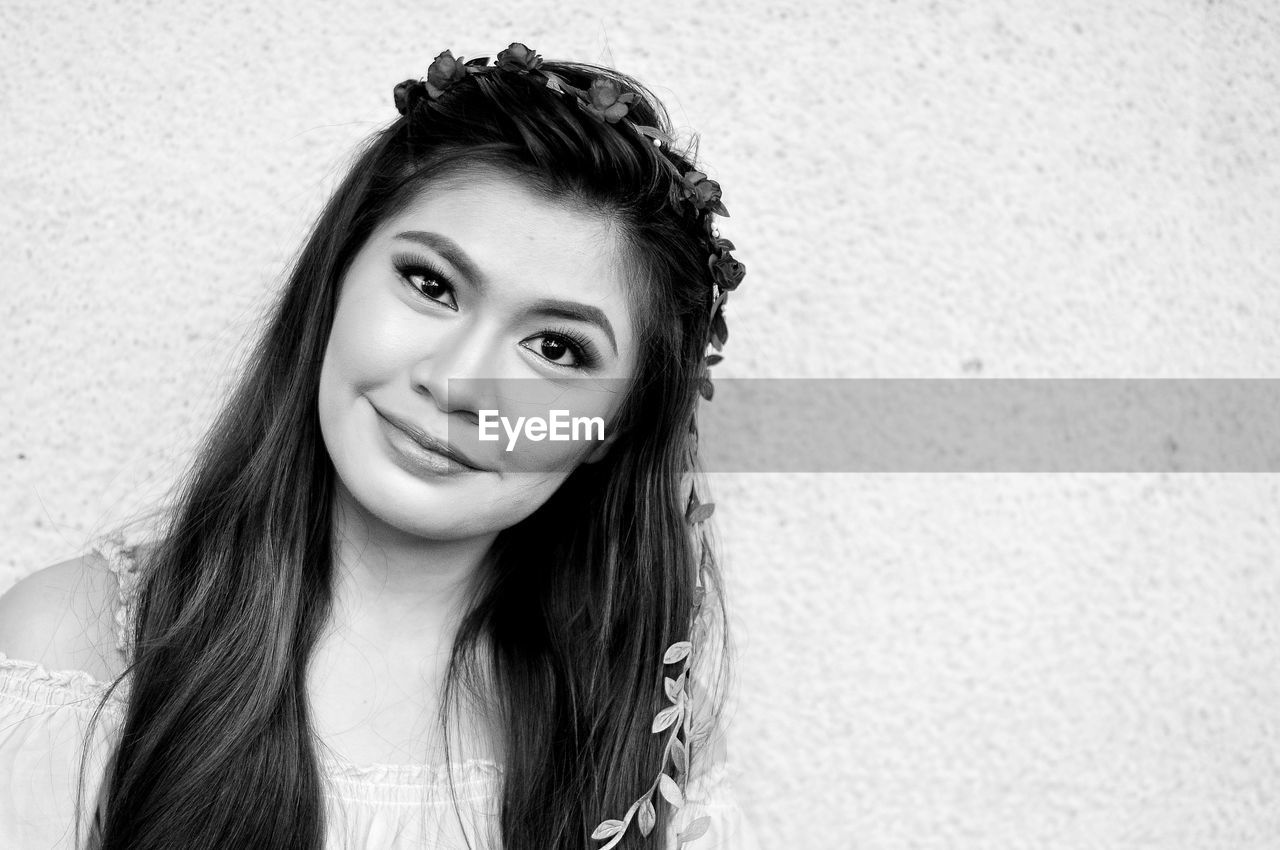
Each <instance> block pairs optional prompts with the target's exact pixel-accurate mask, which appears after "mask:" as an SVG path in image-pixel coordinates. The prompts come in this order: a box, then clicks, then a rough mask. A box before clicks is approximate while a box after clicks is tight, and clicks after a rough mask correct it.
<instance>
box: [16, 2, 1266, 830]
mask: <svg viewBox="0 0 1280 850" xmlns="http://www.w3.org/2000/svg"><path fill="white" fill-rule="evenodd" d="M511 40H521V41H525V42H527V43H529V44H530V45H532V46H534V47H536V48H538V49H539V50H540V52H542V53H543V54H544V55H546V56H548V57H575V58H585V59H589V60H598V61H604V62H607V63H615V64H617V65H618V66H619V67H621V68H622V69H624V70H626V71H628V72H631V73H633V74H635V75H636V76H638V77H640V78H641V79H642V80H645V81H646V82H648V83H650V84H651V85H653V86H654V87H655V88H656V89H657V91H658V92H659V94H661V95H665V96H667V97H668V98H669V105H670V106H671V108H672V111H673V114H674V118H675V120H676V122H677V124H678V125H679V126H681V127H682V128H687V129H695V130H697V131H700V132H701V133H702V134H703V136H704V140H703V144H702V153H703V156H704V158H705V161H706V163H707V170H709V171H710V173H711V175H712V176H713V177H716V178H718V179H720V180H721V182H722V183H723V185H724V189H725V200H726V203H727V204H728V206H729V208H730V210H731V211H732V213H733V218H732V219H731V220H730V221H728V222H726V223H725V225H724V227H723V232H724V233H725V235H727V236H729V237H730V238H732V239H733V240H735V241H736V242H737V243H738V245H739V248H740V250H739V251H738V252H737V253H738V254H739V256H740V257H741V258H742V259H743V260H744V261H745V262H746V263H747V264H748V265H749V267H750V272H749V274H748V277H747V281H746V283H745V284H744V287H743V290H742V291H741V293H740V297H738V298H736V299H735V301H734V304H733V305H732V306H733V311H732V319H731V324H732V327H733V339H732V340H731V341H730V343H729V346H728V351H727V354H728V355H729V357H728V360H727V361H726V362H725V363H724V364H723V365H722V366H721V367H718V368H719V370H720V372H719V374H720V375H721V376H724V377H733V376H737V377H746V376H752V377H755V376H760V377H787V376H792V377H794V376H807V377H909V376H921V377H959V376H964V375H968V376H978V377H1228V376H1230V377H1276V372H1277V369H1276V366H1275V364H1276V362H1277V354H1280V302H1278V301H1277V297H1276V294H1275V286H1276V284H1277V283H1278V282H1280V253H1278V252H1277V249H1276V245H1277V242H1280V240H1278V239H1277V237H1280V15H1278V14H1277V10H1276V7H1275V5H1274V4H1273V3H1270V2H1267V0H1251V1H1250V2H1244V0H1238V1H1237V2H1190V0H1183V1H1182V2H1177V1H1176V0H1168V1H1167V2H1158V0H1135V2H1129V3H1112V4H1097V3H1085V2H1074V3H1073V2H1064V1H1063V0H1060V1H1059V2H1049V3H1044V2H1042V3H1036V4H1032V3H1030V2H1027V3H1017V2H1013V0H999V1H998V2H997V0H989V1H988V2H974V3H959V2H957V3H939V2H933V3H926V2H901V3H891V2H875V3H858V4H851V3H838V2H836V0H821V2H810V3H807V4H804V5H803V6H799V5H797V6H795V7H788V6H786V5H780V4H776V3H768V2H751V0H739V2H736V3H733V4H714V3H699V4H693V3H687V2H680V3H672V2H660V3H656V4H653V3H651V4H644V5H641V4H634V5H621V4H616V3H609V2H601V3H595V4H583V5H576V4H574V3H571V2H560V3H556V4H550V3H545V2H538V1H537V0H534V1H533V2H530V1H529V0H526V2H510V3H507V4H504V5H503V6H501V7H491V8H483V7H481V6H479V5H475V4H431V8H428V6H427V5H426V4H410V3H397V2H391V0H382V2H368V1H367V0H362V2H360V3H353V2H348V3H328V4H324V5H323V7H322V6H321V5H320V4H315V5H314V6H311V5H309V4H305V3H300V2H287V1H286V2H277V3H274V4H270V5H268V4H244V5H239V4H234V3H219V4H209V5H208V6H205V7H195V6H191V5H189V4H182V3H163V4H162V3H159V2H150V3H135V4H131V7H130V8H127V9H125V8H118V7H116V6H114V5H110V4H106V3H101V4H91V3H75V4H69V3H39V2H35V0H22V1H21V2H18V0H8V2H6V3H5V4H3V6H0V57H3V58H0V74H2V75H3V77H2V78H0V109H2V110H3V114H4V115H5V121H6V129H5V132H4V134H3V138H2V139H0V145H3V147H2V148H0V194H2V197H3V199H4V203H3V204H0V309H2V311H3V316H4V333H3V334H2V335H0V358H2V360H0V362H3V369H2V370H0V405H2V407H0V411H2V414H3V422H2V424H3V427H2V429H0V480H2V481H3V487H2V488H0V518H2V519H0V522H3V533H2V534H0V539H3V540H4V541H5V544H6V545H5V548H4V549H3V552H2V553H0V589H2V588H4V587H7V586H8V585H9V584H10V583H11V582H13V581H15V580H16V579H17V578H19V577H20V576H21V575H24V574H25V573H27V572H29V571H30V570H32V569H35V568H37V567H39V566H41V565H43V564H46V563H49V562H51V561H53V560H56V559H60V558H62V557H65V556H68V555H70V554H72V553H74V552H76V551H78V550H79V549H80V547H81V546H82V545H83V543H84V540H85V538H86V535H88V534H90V533H92V532H94V531H95V530H97V529H100V528H101V527H103V526H105V525H107V524H109V523H110V522H112V521H114V520H115V519H116V518H119V517H122V516H124V515H126V514H128V513H129V512H130V511H133V510H136V509H138V508H140V507H142V506H143V505H145V504H146V502H147V499H148V498H151V497H152V496H153V495H154V494H156V493H158V492H161V491H162V490H163V488H164V487H165V486H166V485H167V484H168V482H169V481H170V480H172V477H173V475H174V474H175V473H176V472H177V470H178V469H179V468H180V466H181V463H182V461H183V460H184V459H185V457H186V452H187V451H188V450H189V448H190V446H191V445H192V442H193V441H194V440H195V439H196V438H197V436H198V435H199V434H200V432H201V430H202V427H203V426H204V424H205V422H206V421H207V417H208V416H209V415H210V411H211V409H212V406H213V405H214V403H215V402H216V400H217V399H218V397H219V393H220V392H221V391H222V390H223V389H224V387H225V384H226V376H227V374H228V370H229V368H230V367H231V366H233V365H234V363H235V360H236V357H237V354H238V352H240V351H241V350H242V348H241V346H242V343H243V341H244V340H245V339H246V337H247V335H249V334H251V333H252V331H253V329H254V322H255V319H256V317H257V316H258V315H259V313H260V311H261V309H262V306H263V304H264V303H265V302H266V300H267V298H268V297H269V293H270V292H271V291H272V288H273V287H274V286H275V284H276V282H277V281H278V278H279V275H280V273H281V271H282V270H283V268H284V267H285V265H286V263H287V261H288V259H289V256H290V254H291V252H292V251H293V250H294V248H295V247H296V245H297V243H298V240H299V239H300V238H301V235H302V233H303V231H304V228H305V226H306V223H307V222H308V220H309V219H310V217H311V216H313V215H314V214H315V212H316V210H317V209H318V206H319V204H320V203H321V201H322V199H323V198H324V197H325V193H326V192H327V190H328V189H329V188H330V187H331V185H332V183H333V179H334V175H335V174H336V173H337V171H338V170H339V169H340V167H341V164H342V163H343V162H344V161H345V157H346V156H347V153H348V151H349V150H350V149H351V147H352V146H353V145H354V144H355V143H356V142H357V141H358V140H360V139H361V138H363V137H364V136H365V135H366V134H367V133H368V132H369V131H371V130H372V129H373V128H374V127H376V126H378V125H379V124H381V123H382V122H385V121H387V120H389V119H390V118H391V117H393V114H394V113H393V110H392V107H391V101H390V94H391V87H392V85H394V83H395V82H398V81H399V80H401V79H404V78H406V77H409V76H417V75H419V74H421V73H423V72H424V71H425V68H426V65H427V63H428V62H429V60H430V58H431V57H432V56H434V55H435V53H437V52H438V51H440V50H442V49H444V48H446V47H450V48H453V49H454V51H455V53H462V54H465V55H467V56H471V55H476V54H481V53H488V54H490V55H491V54H492V53H493V52H495V51H496V50H497V49H499V48H501V47H503V46H505V44H506V43H507V42H508V41H511ZM714 486H715V491H716V493H715V495H716V496H717V499H718V502H719V506H720V507H719V511H718V513H717V517H718V518H719V520H720V530H721V535H722V537H723V539H724V543H725V548H726V551H727V557H728V566H729V570H730V575H731V581H732V582H733V587H734V589H735V590H736V598H735V599H734V602H735V603H736V609H735V610H736V619H737V620H738V622H739V624H740V629H739V636H740V643H741V650H742V654H741V662H742V663H741V667H740V670H741V681H740V688H741V705H740V707H739V709H738V713H737V724H736V734H735V743H734V748H735V752H736V758H737V760H738V763H739V765H740V768H741V771H742V780H741V789H742V795H743V798H744V802H746V803H747V805H748V806H749V810H750V811H751V813H752V816H753V818H754V820H755V821H756V823H757V824H758V827H759V830H760V833H761V835H762V837H763V843H764V846H765V847H784V846H785V847H806V848H807V847H817V846H823V847H841V848H844V847H858V848H906V847H983V848H985V847H1000V848H1005V847H1054V848H1094V847H1106V848H1139V847H1141V848H1169V850H1173V848H1188V847H1215V848H1219V847H1220V848H1264V847H1265V848H1274V847H1276V846H1280V806H1278V805H1277V798H1278V797H1280V740H1278V738H1277V730H1278V726H1280V723H1278V722H1277V708H1276V707H1277V706H1280V675H1278V674H1280V626H1278V625H1277V623H1278V622H1280V618H1278V617H1277V616H1276V612H1277V606H1278V605H1280V568H1277V565H1276V559H1277V555H1278V554H1280V518H1278V517H1277V508H1280V487H1278V485H1277V480H1276V477H1275V476H1274V475H1226V474H1171V473H1150V474H1125V475H1103V474H1054V475H1043V474H1041V475H1035V474H1025V475H963V474H947V475H942V474H934V475H928V474H926V475H905V474H903V475H892V474H883V475H842V476H836V475H821V474H814V475H799V474H796V475H771V476H766V475H758V476H748V475H739V476H732V477H730V476H725V477H723V478H718V479H717V480H716V481H715V482H714Z"/></svg>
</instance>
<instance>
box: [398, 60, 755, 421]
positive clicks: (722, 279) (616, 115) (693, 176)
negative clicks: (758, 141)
mask: <svg viewBox="0 0 1280 850" xmlns="http://www.w3.org/2000/svg"><path fill="white" fill-rule="evenodd" d="M495 70H501V71H508V72H513V73H518V74H521V75H523V76H527V77H529V78H531V79H534V80H539V81H541V82H543V83H544V84H545V85H546V86H547V88H549V89H551V90H553V91H557V92H560V93H561V94H563V95H566V96H568V97H572V98H573V99H574V101H575V102H576V103H577V104H578V106H579V107H580V108H581V109H582V111H583V112H585V113H586V114H587V115H590V116H591V117H592V118H594V119H595V120H597V121H599V122H601V123H602V124H612V125H619V124H621V125H624V126H627V127H630V128H631V129H632V130H634V131H635V132H636V133H639V134H640V135H642V136H644V137H646V138H649V139H652V140H653V144H654V145H655V146H656V147H657V148H658V149H659V150H661V151H663V152H664V153H670V152H673V151H674V150H675V147H676V145H675V141H674V140H673V139H672V138H671V136H669V135H667V134H666V133H664V132H662V131H661V130H659V129H658V128H657V127H650V126H648V125H645V124H636V123H634V122H632V121H630V120H628V119H627V113H628V112H629V111H630V108H631V104H633V103H635V102H636V101H637V100H638V99H639V95H637V94H636V93H635V92H624V91H622V87H621V86H620V85H619V84H618V82H617V81H616V80H612V79H609V78H608V77H600V76H597V77H595V78H594V79H592V81H591V85H590V87H589V88H587V89H586V90H583V89H580V88H578V87H576V86H573V85H571V84H570V83H569V82H568V81H567V80H565V79H564V77H562V76H560V75H559V74H557V73H555V72H554V71H550V70H548V69H546V68H543V67H542V57H541V56H539V55H538V54H537V53H536V52H534V51H533V50H532V49H530V48H529V47H526V46H525V45H523V44H521V43H520V42H518V41H517V42H512V43H511V44H510V45H509V46H508V47H507V49H506V50H502V51H499V52H498V55H497V57H496V60H495V64H494V65H490V64H489V57H488V56H481V57H479V58H477V59H469V60H464V59H463V58H462V57H461V56H459V57H456V58H455V57H454V55H453V51H451V50H446V51H444V52H443V53H441V54H440V55H438V56H436V58H435V60H434V61H432V63H431V65H430V67H428V68H427V75H426V77H424V78H422V79H420V80H405V81H404V82H402V83H400V84H399V85H397V86H396V87H395V93H394V96H395V104H396V109H397V110H398V111H399V112H400V114H401V115H406V116H407V115H408V114H409V113H410V112H412V111H413V110H414V109H415V108H416V107H417V106H418V105H419V104H421V103H423V102H430V101H433V100H438V99H440V98H441V97H442V96H443V95H444V93H445V92H446V91H448V90H449V88H450V87H451V86H453V85H454V84H455V83H458V82H461V81H462V80H465V79H466V78H467V77H469V76H471V75H473V74H485V73H492V72H493V71H495ZM657 159H658V162H660V163H661V164H662V166H663V167H664V168H666V169H667V171H668V172H670V174H671V176H672V178H673V179H672V182H671V190H670V194H669V199H670V201H671V204H672V206H675V207H677V208H681V209H683V210H684V212H685V214H686V215H689V216H691V217H693V218H695V219H696V218H698V217H701V224H702V227H703V229H704V231H705V233H706V240H707V245H708V256H707V266H708V268H710V270H711V294H710V299H709V300H710V303H711V307H710V311H711V328H710V339H709V342H710V344H711V346H712V347H714V348H715V350H716V351H720V350H721V349H722V348H723V347H724V343H725V341H726V340H728V338H729V327H728V325H727V324H725V320H724V307H725V304H726V302H728V300H729V293H730V292H732V291H733V290H735V289H737V288H738V286H739V285H740V284H741V283H742V279H743V277H745V276H746V273H747V267H746V265H745V264H744V263H743V262H742V261H741V260H739V259H737V258H736V257H734V256H733V253H732V252H733V251H734V250H736V248H735V247H734V244H733V243H732V242H730V241H729V240H728V239H724V238H722V237H721V236H720V232H719V230H717V229H716V227H715V226H714V224H713V222H712V214H715V215H718V216H723V217H724V218H728V217H729V211H728V210H727V209H725V206H724V202H723V201H722V200H721V192H720V184H719V183H717V182H716V181H715V180H711V179H708V177H707V175H706V174H704V173H703V172H701V171H697V170H694V169H690V170H688V171H685V172H683V173H682V172H681V171H680V169H679V167H678V166H677V165H676V163H675V162H674V161H672V159H671V158H670V157H669V156H666V155H661V156H658V158H657ZM721 359H722V358H721V357H720V355H718V354H709V355H707V356H706V357H705V358H704V361H703V369H702V373H701V375H700V376H699V385H698V390H699V392H700V393H701V394H702V397H703V398H705V399H707V400H708V401H710V399H711V396H712V394H713V393H714V387H713V386H712V384H711V374H710V371H709V367H711V366H714V365H715V364H716V363H719V362H720V360H721Z"/></svg>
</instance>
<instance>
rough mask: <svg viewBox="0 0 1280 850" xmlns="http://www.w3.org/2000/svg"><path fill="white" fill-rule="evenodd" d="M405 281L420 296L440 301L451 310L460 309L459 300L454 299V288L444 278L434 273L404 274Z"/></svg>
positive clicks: (415, 272) (414, 272)
mask: <svg viewBox="0 0 1280 850" xmlns="http://www.w3.org/2000/svg"><path fill="white" fill-rule="evenodd" d="M403 274H404V279H405V281H406V282H407V283H408V284H409V286H411V287H413V289H414V291H415V292H417V293H418V294H419V295H423V296H425V297H427V298H430V299H431V300H432V301H438V302H439V303H441V304H443V305H444V306H446V307H448V308H449V309H451V310H457V309H458V302H457V299H455V298H454V297H453V287H452V286H450V285H449V283H448V281H446V280H445V279H444V277H443V276H442V275H440V274H438V273H436V272H432V271H425V270H424V271H408V272H404V273H403Z"/></svg>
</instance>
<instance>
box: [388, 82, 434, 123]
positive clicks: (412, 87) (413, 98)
mask: <svg viewBox="0 0 1280 850" xmlns="http://www.w3.org/2000/svg"><path fill="white" fill-rule="evenodd" d="M426 94H427V87H426V86H425V85H423V84H422V81H421V80H405V81H404V82H403V83H400V84H399V85H398V86H396V90H395V102H396V111H397V112H399V113H400V114H401V115H408V114H409V110H411V109H413V107H414V106H415V105H416V104H417V103H418V101H419V100H421V99H422V98H423V97H425V96H426Z"/></svg>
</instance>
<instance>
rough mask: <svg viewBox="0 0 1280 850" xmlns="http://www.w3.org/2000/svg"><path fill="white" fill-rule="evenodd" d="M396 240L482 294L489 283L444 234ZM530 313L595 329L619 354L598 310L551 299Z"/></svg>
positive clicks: (409, 233) (416, 233)
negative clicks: (422, 251)
mask: <svg viewBox="0 0 1280 850" xmlns="http://www.w3.org/2000/svg"><path fill="white" fill-rule="evenodd" d="M396 238H397V239H408V240H409V241H411V242H418V243H420V244H422V245H426V246H427V247H428V248H430V249H431V250H433V251H435V252H436V253H437V254H439V255H440V256H442V257H444V258H445V259H446V260H448V261H449V264H450V265H452V266H453V267H454V268H456V269H457V270H458V271H460V272H462V274H463V275H464V276H465V277H467V278H468V279H469V280H471V281H472V282H473V283H474V284H475V286H476V288H477V289H481V290H482V289H484V288H485V286H487V285H488V283H489V281H488V278H486V277H485V276H484V275H483V274H481V273H480V269H479V268H478V267H477V266H476V264H475V263H473V262H472V261H471V258H470V257H468V256H467V252H466V251H463V250H462V248H461V246H459V245H458V243H457V242H454V241H453V240H452V239H450V238H449V237H448V236H445V235H444V234H443V233H435V232H433V231H430V230H406V231H404V232H403V233H397V234H396ZM530 312H531V313H533V314H534V315H538V316H547V317H551V318H556V319H569V320H570V321H577V322H586V323H587V324H589V325H595V326H596V327H598V328H599V329H600V330H601V331H602V332H603V333H604V335H605V336H607V337H608V338H609V345H611V346H612V347H613V353H614V354H615V355H616V354H617V353H618V340H617V338H616V337H615V336H614V334H613V325H611V324H610V323H609V317H608V316H606V315H605V314H604V311H603V310H601V309H600V308H599V307H593V306H591V305H590V304H580V303H578V302H577V301H561V300H559V299H554V298H552V299H544V300H541V301H538V302H537V303H536V304H534V305H533V307H532V308H531V310H530Z"/></svg>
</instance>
